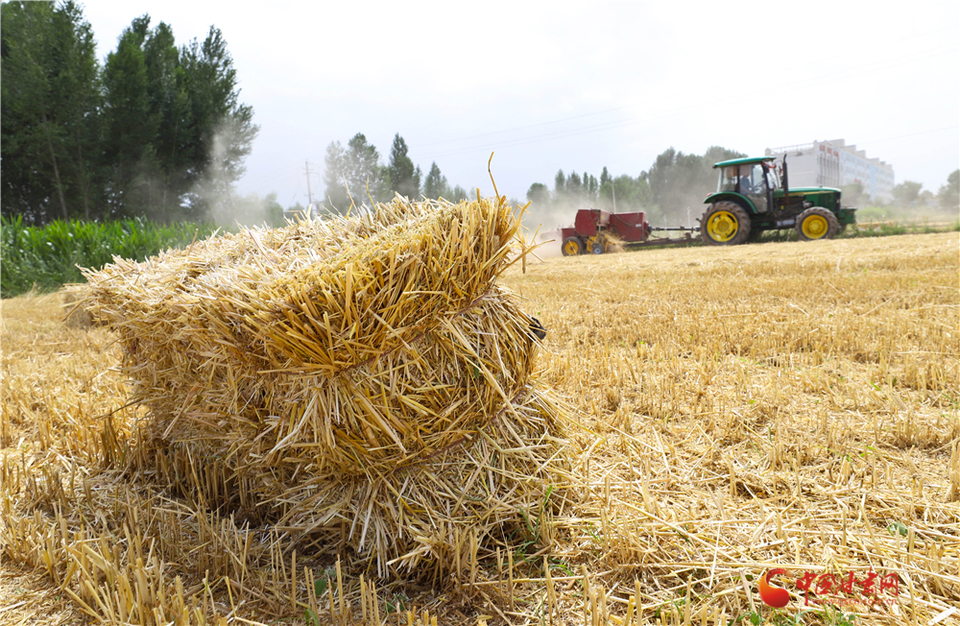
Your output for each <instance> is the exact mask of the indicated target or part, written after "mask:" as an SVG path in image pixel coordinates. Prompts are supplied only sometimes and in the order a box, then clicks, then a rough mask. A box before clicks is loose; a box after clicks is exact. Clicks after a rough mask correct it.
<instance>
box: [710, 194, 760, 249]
mask: <svg viewBox="0 0 960 626" xmlns="http://www.w3.org/2000/svg"><path fill="white" fill-rule="evenodd" d="M700 235H701V239H703V242H704V243H706V244H708V245H711V246H736V245H739V244H741V243H746V241H747V238H748V237H750V216H749V215H747V212H746V211H744V210H743V207H741V206H740V205H739V204H736V203H735V202H728V201H720V202H716V203H714V204H711V205H710V208H708V209H707V210H706V212H705V213H704V214H703V217H702V218H700Z"/></svg>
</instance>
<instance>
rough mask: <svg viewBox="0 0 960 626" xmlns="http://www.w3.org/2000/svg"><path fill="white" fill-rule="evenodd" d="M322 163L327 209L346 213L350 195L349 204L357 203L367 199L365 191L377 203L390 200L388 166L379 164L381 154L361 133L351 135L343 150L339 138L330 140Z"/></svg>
mask: <svg viewBox="0 0 960 626" xmlns="http://www.w3.org/2000/svg"><path fill="white" fill-rule="evenodd" d="M398 137H399V135H398ZM324 165H325V168H326V169H325V171H324V174H323V180H324V184H325V186H326V190H325V191H326V200H325V202H324V204H325V205H326V207H327V208H328V209H330V210H333V211H335V212H337V213H345V212H346V211H347V209H349V208H350V205H351V196H352V197H353V201H352V203H353V204H357V205H359V204H363V203H364V202H367V201H368V197H367V196H368V194H369V196H370V197H372V198H373V200H374V201H376V202H381V201H385V200H389V199H390V196H391V193H392V192H391V190H390V170H389V167H383V166H382V165H380V153H379V152H378V151H377V148H376V147H375V146H374V145H373V144H371V143H368V142H367V138H366V136H364V134H363V133H357V134H356V135H354V136H353V138H352V139H351V140H350V141H349V142H347V148H346V149H344V148H343V146H341V145H340V142H339V141H334V142H331V143H330V145H328V146H327V154H326V156H325V157H324Z"/></svg>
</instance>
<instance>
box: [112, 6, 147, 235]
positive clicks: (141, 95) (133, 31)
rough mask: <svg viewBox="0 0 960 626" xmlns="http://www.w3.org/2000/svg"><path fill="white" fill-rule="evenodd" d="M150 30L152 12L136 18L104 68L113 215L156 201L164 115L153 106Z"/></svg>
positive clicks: (140, 211) (133, 212) (130, 213)
mask: <svg viewBox="0 0 960 626" xmlns="http://www.w3.org/2000/svg"><path fill="white" fill-rule="evenodd" d="M149 32H150V17H149V16H146V15H144V16H142V17H138V18H136V19H135V20H133V23H131V25H130V26H129V27H127V28H126V29H125V30H124V31H123V34H121V35H120V41H119V42H118V44H117V49H116V51H114V52H111V53H110V54H108V55H107V62H106V66H105V67H104V88H105V96H106V102H105V124H106V128H105V131H106V134H105V144H104V146H103V148H104V157H105V160H106V165H107V166H108V167H109V168H110V170H111V171H110V182H109V184H108V189H109V194H108V201H109V203H110V206H111V209H110V213H111V215H112V217H121V216H134V215H142V214H145V213H146V212H147V209H148V207H150V205H151V200H152V198H151V197H150V196H151V194H150V191H151V189H150V182H151V179H152V174H153V170H155V164H154V162H153V151H154V150H153V142H154V139H155V138H156V136H157V128H158V124H159V117H158V115H156V114H155V113H154V112H153V111H152V110H151V108H150V95H149V93H148V89H149V81H148V78H147V65H146V60H145V58H144V53H143V45H144V42H145V41H146V39H147V37H148V35H149ZM151 217H152V216H151Z"/></svg>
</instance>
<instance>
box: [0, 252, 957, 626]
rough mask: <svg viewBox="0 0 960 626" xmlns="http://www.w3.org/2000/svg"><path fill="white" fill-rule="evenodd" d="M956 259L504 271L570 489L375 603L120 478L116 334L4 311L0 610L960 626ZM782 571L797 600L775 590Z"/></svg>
mask: <svg viewBox="0 0 960 626" xmlns="http://www.w3.org/2000/svg"><path fill="white" fill-rule="evenodd" d="M958 251H960V239H958V234H957V233H945V234H931V235H905V236H898V237H883V238H873V239H847V240H837V241H825V242H817V243H767V244H760V245H752V246H741V247H736V248H729V249H728V248H684V249H664V250H644V251H641V252H633V253H623V254H614V255H604V256H599V257H593V256H584V257H577V258H551V259H547V260H546V261H545V262H543V263H540V262H538V261H531V262H530V263H528V265H527V272H526V274H521V273H520V271H519V269H511V270H510V271H509V272H508V274H507V275H506V276H505V279H504V282H505V283H506V285H507V286H508V287H510V288H511V289H513V290H514V291H515V292H517V293H518V294H520V295H521V296H522V298H523V299H524V304H523V306H524V308H525V310H526V311H528V312H529V313H531V314H532V315H534V316H536V317H538V318H539V319H540V321H541V322H542V323H543V325H544V326H545V327H546V328H547V331H548V334H547V338H546V340H545V345H546V350H545V352H544V354H543V357H542V359H543V365H544V368H545V371H544V373H543V378H544V380H545V381H546V382H547V383H548V384H549V385H551V386H552V387H553V388H554V389H555V390H556V391H557V392H558V393H559V394H560V395H561V396H562V397H563V398H564V399H565V400H566V401H567V402H568V403H569V405H570V406H571V409H572V411H571V412H572V414H573V415H574V416H575V418H574V423H572V424H571V425H570V426H569V431H570V436H571V439H572V441H573V442H574V443H573V445H574V451H573V452H574V455H575V458H576V459H577V461H576V462H577V464H578V470H579V471H578V472H577V475H578V476H579V480H580V482H578V483H576V484H570V485H558V486H557V487H558V490H560V491H562V492H563V493H564V494H565V496H564V505H563V507H562V509H561V510H560V511H557V512H554V513H552V514H551V513H549V512H547V513H546V514H541V515H532V514H531V516H530V524H529V526H530V532H531V536H533V537H534V538H535V539H536V541H531V543H530V545H529V547H528V549H526V550H523V551H518V552H517V553H516V554H509V555H499V558H497V557H496V556H494V555H488V556H487V557H485V558H480V559H479V561H478V562H476V563H470V564H469V565H468V564H465V565H464V567H465V569H469V570H470V571H469V575H464V577H463V579H462V580H463V582H462V584H460V585H454V584H452V583H447V584H443V583H440V584H439V585H437V586H436V587H435V588H433V589H430V588H427V587H426V586H424V585H423V584H422V583H415V582H410V581H378V582H377V585H378V588H377V589H376V591H375V592H371V590H370V589H369V586H368V585H367V583H368V582H369V580H366V581H363V579H361V574H364V573H365V570H364V568H363V566H362V564H356V563H349V562H348V563H345V564H344V567H343V569H342V571H337V572H334V571H332V570H327V572H328V575H329V576H330V577H331V579H332V580H333V581H337V580H339V582H334V583H331V584H329V585H327V584H326V582H324V583H323V584H320V583H319V582H318V583H317V584H316V586H315V587H314V586H312V585H308V584H306V583H302V582H298V580H299V579H298V578H297V577H296V575H293V577H292V578H291V577H290V574H289V571H290V570H293V571H296V570H297V569H300V568H302V566H303V565H305V564H310V565H314V564H312V563H310V562H309V561H301V562H298V563H297V564H296V565H294V566H293V567H291V565H293V564H290V563H289V562H284V561H282V560H281V557H280V556H279V555H272V554H270V555H265V556H264V557H263V559H264V560H263V561H262V562H261V566H260V567H259V568H255V569H254V568H248V567H247V565H246V563H248V561H249V559H248V558H247V554H248V553H250V554H254V553H256V541H257V533H256V532H255V530H256V529H252V530H251V529H244V528H242V527H240V526H239V522H237V523H236V524H235V523H234V520H233V519H232V518H229V517H227V516H218V515H215V514H213V513H210V512H204V511H199V512H198V511H192V510H188V508H187V507H185V505H184V504H183V503H182V502H181V501H179V500H178V498H177V497H176V495H175V494H166V493H155V492H151V491H150V489H149V488H148V487H145V486H142V485H128V484H127V483H126V482H125V477H124V474H123V472H122V468H123V466H124V451H125V450H127V449H129V448H130V438H131V437H132V434H131V433H132V431H133V424H134V422H135V420H136V419H137V418H138V417H142V416H143V413H142V412H138V410H137V409H135V408H133V407H125V406H124V405H125V397H126V390H125V386H124V384H123V381H122V380H120V378H119V375H118V373H117V372H116V371H115V369H114V368H115V367H116V366H117V363H118V359H119V356H120V355H119V348H118V347H117V346H116V344H114V343H113V341H114V337H113V336H112V334H111V333H110V332H109V331H108V330H106V329H103V328H68V327H67V326H64V325H63V324H62V323H61V322H60V319H61V315H60V312H59V310H58V299H57V297H56V296H43V297H25V298H17V299H14V300H6V301H4V302H3V308H2V335H0V339H2V352H3V354H2V375H3V379H2V423H0V445H2V451H3V461H2V463H3V464H2V468H0V477H2V482H3V487H2V516H0V543H2V544H3V552H2V558H3V565H2V567H3V579H2V581H0V623H4V624H8V623H9V624H19V623H31V624H46V623H51V624H52V623H85V622H93V621H97V620H102V621H106V622H110V623H157V622H159V621H161V620H158V619H156V618H155V617H154V616H155V615H157V613H154V611H155V609H156V608H157V607H160V606H162V607H165V611H166V612H165V615H174V614H175V615H177V616H178V617H177V621H178V623H198V624H199V623H216V622H218V621H224V620H225V621H224V623H237V624H244V623H270V624H274V623H285V624H286V623H288V624H296V623H311V622H313V623H318V624H320V623H356V624H367V623H375V622H376V620H375V619H374V618H373V616H372V615H373V612H374V611H379V615H380V618H381V621H384V622H388V623H401V624H407V623H420V622H423V623H430V622H432V620H433V619H435V618H439V623H441V624H461V623H467V624H477V623H484V622H486V623H489V624H491V625H492V624H505V623H509V624H550V623H556V624H602V623H613V624H622V623H630V622H632V623H666V624H673V623H677V624H730V623H733V622H735V621H737V620H738V619H740V620H742V621H744V622H745V623H762V622H769V623H777V624H818V623H825V624H849V623H886V624H904V625H907V624H937V623H939V624H957V623H960V611H958V610H956V607H958V606H960V452H958V446H960V365H958V364H960V282H958V281H960V262H958ZM541 513H543V512H541ZM164 533H173V534H176V535H177V537H176V539H175V540H174V539H170V538H169V537H162V536H161V535H163V534H164ZM155 546H156V548H155ZM175 555H179V557H178V558H174V557H175ZM286 558H287V559H288V560H289V557H286ZM328 562H329V561H328ZM236 563H244V565H242V566H237V565H236ZM317 563H319V561H317ZM316 567H320V566H319V565H316ZM774 568H781V569H783V570H784V571H785V572H784V573H781V574H779V575H778V576H777V577H776V578H775V579H774V580H773V582H774V583H775V584H776V585H777V586H779V587H784V588H786V589H787V591H788V592H789V602H788V604H787V606H786V607H784V608H782V609H774V608H772V607H769V606H765V605H764V603H763V601H762V599H761V596H760V594H759V590H758V580H757V579H758V578H759V577H761V576H762V575H763V574H764V573H765V572H767V571H769V570H771V569H774ZM278 571H279V572H281V573H280V574H279V582H278V580H277V579H278V574H277V572H278ZM313 571H319V569H317V570H313ZM178 577H179V578H178ZM316 579H317V580H318V581H319V580H320V576H319V575H318V576H317V577H316ZM324 581H325V579H324ZM311 587H314V588H313V589H311ZM804 587H807V589H804ZM334 588H336V590H335V591H336V592H335V591H334ZM291 591H292V593H291ZM314 594H315V595H316V596H318V597H314ZM85 599H86V600H85ZM331 605H333V606H332V608H331ZM390 611H392V612H390ZM368 613H370V614H369V615H368Z"/></svg>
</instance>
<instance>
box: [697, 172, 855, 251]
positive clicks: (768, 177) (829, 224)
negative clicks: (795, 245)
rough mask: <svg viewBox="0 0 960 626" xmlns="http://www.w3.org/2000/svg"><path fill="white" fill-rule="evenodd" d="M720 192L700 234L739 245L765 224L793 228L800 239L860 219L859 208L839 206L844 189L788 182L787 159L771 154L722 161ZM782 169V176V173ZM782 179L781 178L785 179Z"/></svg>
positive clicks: (825, 235) (828, 233)
mask: <svg viewBox="0 0 960 626" xmlns="http://www.w3.org/2000/svg"><path fill="white" fill-rule="evenodd" d="M713 167H714V169H718V170H720V178H719V181H718V183H717V192H716V193H712V194H710V195H709V196H707V198H706V199H705V200H704V204H709V205H710V206H709V207H707V210H706V212H704V214H703V217H702V218H700V235H701V239H702V240H703V241H704V242H705V243H707V244H709V245H714V246H735V245H737V244H741V243H746V242H747V241H750V240H755V239H757V238H759V236H760V234H761V233H763V232H764V231H767V230H784V229H788V228H795V229H796V230H797V235H798V236H799V237H800V239H801V240H802V241H812V240H814V239H833V238H834V237H836V236H837V233H840V232H842V231H843V230H844V229H845V228H846V227H847V225H848V224H855V223H856V213H855V211H856V209H851V208H841V206H840V190H839V189H834V188H832V187H797V188H795V189H790V188H789V187H788V186H787V159H786V157H784V159H783V165H782V166H781V167H778V166H777V164H776V163H775V159H774V157H772V156H765V157H748V158H743V159H731V160H729V161H721V162H719V163H715V164H714V165H713ZM781 173H782V177H781ZM781 182H782V184H781Z"/></svg>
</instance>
